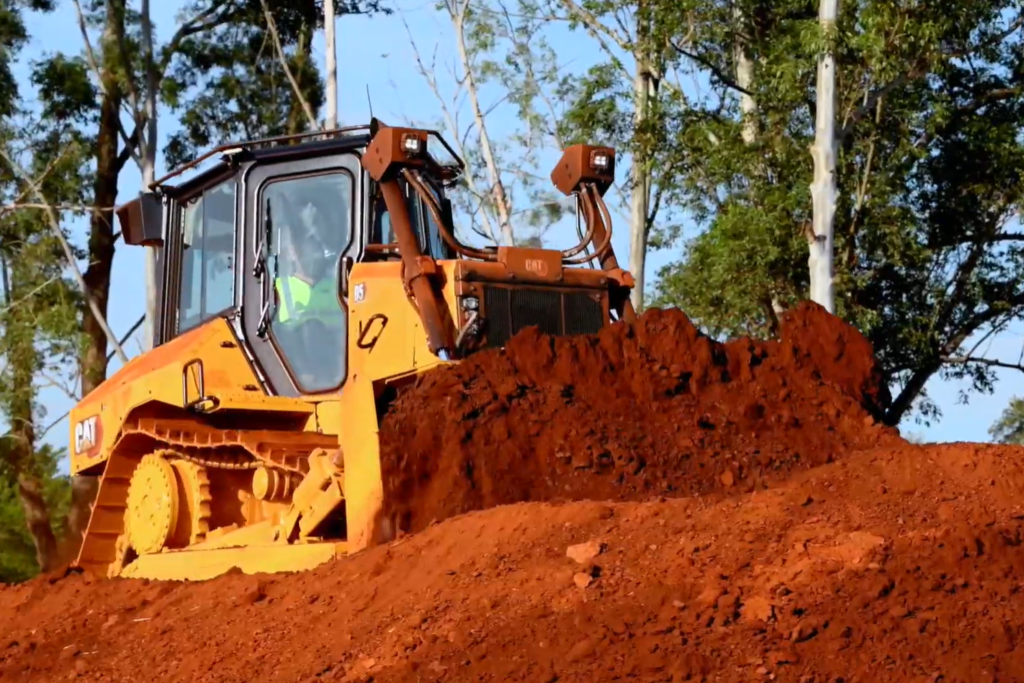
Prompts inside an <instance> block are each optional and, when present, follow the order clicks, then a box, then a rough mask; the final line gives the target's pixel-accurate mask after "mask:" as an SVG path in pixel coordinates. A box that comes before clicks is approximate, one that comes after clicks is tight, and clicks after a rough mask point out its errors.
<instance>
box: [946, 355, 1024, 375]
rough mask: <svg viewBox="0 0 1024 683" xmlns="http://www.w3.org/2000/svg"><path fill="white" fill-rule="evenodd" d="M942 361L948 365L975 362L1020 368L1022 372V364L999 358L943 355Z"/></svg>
mask: <svg viewBox="0 0 1024 683" xmlns="http://www.w3.org/2000/svg"><path fill="white" fill-rule="evenodd" d="M942 362H943V363H949V364H950V365H967V364H968V363H975V364H978V365H987V366H988V367H992V368H1006V369H1008V370H1020V371H1021V372H1024V364H1022V363H1007V362H1005V361H1001V360H995V359H992V358H974V357H972V356H943V357H942Z"/></svg>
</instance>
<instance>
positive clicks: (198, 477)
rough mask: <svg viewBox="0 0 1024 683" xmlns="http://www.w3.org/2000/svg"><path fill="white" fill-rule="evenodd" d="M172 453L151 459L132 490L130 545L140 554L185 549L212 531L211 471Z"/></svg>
mask: <svg viewBox="0 0 1024 683" xmlns="http://www.w3.org/2000/svg"><path fill="white" fill-rule="evenodd" d="M176 456H177V454H176V453H175V452H174V451H170V450H158V451H155V452H154V453H151V454H149V455H146V456H144V457H143V458H142V460H141V462H139V465H138V467H136V469H135V472H134V473H133V474H132V479H131V483H130V484H129V488H128V509H127V514H126V517H127V520H126V521H127V528H128V541H129V543H130V545H131V547H132V548H133V549H134V550H135V552H137V553H138V554H140V555H146V554H151V553H156V552H160V551H161V550H163V549H164V548H184V547H186V546H189V545H193V544H196V543H200V542H202V541H203V540H205V539H206V534H207V533H208V532H209V530H210V505H211V494H210V480H209V477H208V476H207V473H206V468H205V467H203V466H202V465H197V464H196V463H194V462H189V461H187V460H182V459H181V458H178V457H176Z"/></svg>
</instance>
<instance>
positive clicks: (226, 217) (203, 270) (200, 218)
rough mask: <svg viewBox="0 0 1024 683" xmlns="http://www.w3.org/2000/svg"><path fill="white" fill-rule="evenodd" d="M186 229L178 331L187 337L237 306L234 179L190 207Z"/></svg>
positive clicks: (191, 202) (184, 221)
mask: <svg viewBox="0 0 1024 683" xmlns="http://www.w3.org/2000/svg"><path fill="white" fill-rule="evenodd" d="M181 227H182V245H181V246H182V257H181V298H180V299H179V302H178V303H179V306H178V331H179V332H185V331H187V330H190V329H192V328H194V327H196V326H198V325H201V324H202V323H204V322H206V321H207V320H210V319H212V318H214V317H216V316H217V315H218V314H220V313H223V312H224V311H226V310H228V309H229V308H231V307H232V306H233V305H234V300H235V181H234V179H231V180H229V181H226V182H224V183H221V184H220V185H216V186H214V187H212V188H210V189H208V190H206V191H205V192H203V193H202V194H201V195H199V196H198V197H194V198H192V199H191V200H189V201H188V202H186V204H185V207H184V211H183V215H182V224H181Z"/></svg>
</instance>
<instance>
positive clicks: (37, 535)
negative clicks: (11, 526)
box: [18, 472, 60, 572]
mask: <svg viewBox="0 0 1024 683" xmlns="http://www.w3.org/2000/svg"><path fill="white" fill-rule="evenodd" d="M18 500H19V501H20V502H21V509H22V511H23V512H24V513H25V524H26V525H27V526H28V531H29V533H30V534H31V535H32V543H33V544H34V545H35V547H36V562H37V563H38V564H39V570H40V571H42V572H49V571H53V570H54V569H56V568H57V567H58V566H60V554H59V553H58V550H57V537H56V536H54V533H53V527H52V526H51V525H50V512H49V510H47V507H46V500H45V499H44V498H43V485H42V483H41V482H40V481H39V479H38V478H36V477H34V476H32V475H30V474H28V473H26V472H22V473H20V474H19V475H18Z"/></svg>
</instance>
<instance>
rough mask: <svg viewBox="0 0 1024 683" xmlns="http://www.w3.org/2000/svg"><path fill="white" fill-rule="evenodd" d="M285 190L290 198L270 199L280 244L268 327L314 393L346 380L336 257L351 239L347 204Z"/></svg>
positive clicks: (324, 195) (312, 193)
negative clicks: (271, 313)
mask: <svg viewBox="0 0 1024 683" xmlns="http://www.w3.org/2000/svg"><path fill="white" fill-rule="evenodd" d="M282 189H284V188H282ZM289 189H290V190H292V191H291V192H288V193H287V195H290V196H286V195H285V193H279V194H277V196H273V195H272V196H271V197H270V198H269V200H270V204H271V209H272V211H273V214H274V222H275V223H276V224H277V226H278V227H277V232H278V236H277V239H276V240H275V241H277V242H278V246H279V248H278V249H276V250H275V251H276V252H277V253H276V254H275V256H276V257H277V259H278V264H277V276H276V278H275V281H274V291H275V299H276V302H277V311H276V315H275V316H274V320H273V324H272V327H273V332H274V336H275V338H276V339H277V340H278V344H279V345H280V346H281V350H282V353H283V355H284V356H285V360H286V361H287V364H288V365H289V366H290V368H291V370H292V372H293V374H294V375H295V377H296V379H297V380H298V383H299V385H300V387H299V388H300V389H301V390H302V391H305V392H311V393H313V392H319V391H326V390H330V389H334V388H336V387H337V386H338V385H340V384H341V381H342V379H344V377H343V374H344V363H343V359H344V355H345V337H346V335H345V331H346V330H345V327H346V326H345V322H346V315H345V311H344V309H343V307H342V302H341V293H340V292H339V282H338V260H339V259H340V258H341V253H342V251H343V250H344V248H345V247H346V246H347V245H348V242H349V234H348V233H349V221H348V206H347V202H341V203H339V202H337V201H333V202H332V199H334V198H335V197H336V196H337V195H336V194H335V193H331V192H315V191H307V192H302V193H297V192H295V189H297V188H294V187H293V188H289ZM302 189H307V188H302ZM309 189H310V190H313V188H309Z"/></svg>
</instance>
